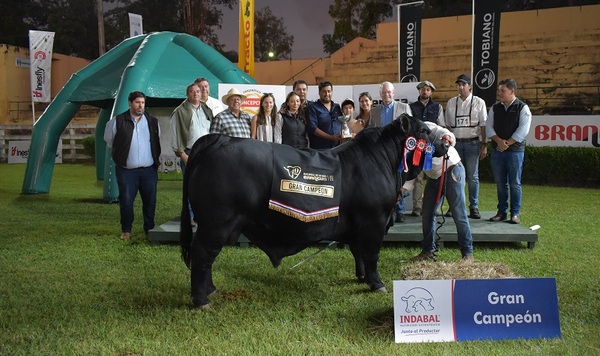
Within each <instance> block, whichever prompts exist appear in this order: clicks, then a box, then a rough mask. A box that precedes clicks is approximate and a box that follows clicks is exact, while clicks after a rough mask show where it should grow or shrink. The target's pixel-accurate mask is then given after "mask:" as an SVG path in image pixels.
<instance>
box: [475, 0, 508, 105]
mask: <svg viewBox="0 0 600 356" xmlns="http://www.w3.org/2000/svg"><path fill="white" fill-rule="evenodd" d="M501 6H502V1H496V0H474V8H473V12H474V16H475V27H474V28H473V78H472V85H473V95H477V96H479V97H480V98H482V99H483V100H484V101H485V104H486V105H487V106H488V107H490V106H492V105H493V104H494V103H495V102H496V87H497V86H498V52H499V47H500V14H501Z"/></svg>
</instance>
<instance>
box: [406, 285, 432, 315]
mask: <svg viewBox="0 0 600 356" xmlns="http://www.w3.org/2000/svg"><path fill="white" fill-rule="evenodd" d="M400 299H401V300H402V301H403V302H406V305H405V308H404V310H405V311H406V312H407V313H422V312H426V311H432V310H434V309H435V307H434V300H433V295H431V293H430V292H429V291H428V290H427V289H425V288H421V287H416V288H412V289H410V290H408V292H406V293H405V294H404V296H403V297H402V298H400Z"/></svg>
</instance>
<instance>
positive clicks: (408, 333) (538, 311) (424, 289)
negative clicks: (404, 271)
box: [394, 278, 561, 343]
mask: <svg viewBox="0 0 600 356" xmlns="http://www.w3.org/2000/svg"><path fill="white" fill-rule="evenodd" d="M394 333H395V340H396V342H397V343H402V342H432V341H433V342H442V341H467V340H502V339H534V338H559V337H561V331H560V320H559V314H558V296H557V293H556V280H555V279H554V278H513V279H474V280H438V281H416V280H410V281H394Z"/></svg>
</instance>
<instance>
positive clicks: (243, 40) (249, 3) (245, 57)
mask: <svg viewBox="0 0 600 356" xmlns="http://www.w3.org/2000/svg"><path fill="white" fill-rule="evenodd" d="M238 67H240V69H241V70H243V71H244V72H246V73H248V74H249V75H250V76H254V0H241V1H240V38H239V46H238Z"/></svg>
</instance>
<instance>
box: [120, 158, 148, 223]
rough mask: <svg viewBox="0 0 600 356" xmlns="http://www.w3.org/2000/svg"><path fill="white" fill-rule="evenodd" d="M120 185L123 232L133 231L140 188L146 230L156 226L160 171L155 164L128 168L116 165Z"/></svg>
mask: <svg viewBox="0 0 600 356" xmlns="http://www.w3.org/2000/svg"><path fill="white" fill-rule="evenodd" d="M115 175H116V177H117V184H118V186H119V208H120V211H121V232H131V228H132V226H133V202H134V200H135V196H136V195H137V192H138V190H139V192H140V197H141V198H142V212H143V214H144V232H147V231H148V230H151V229H153V228H154V213H155V212H156V186H157V184H158V173H157V171H156V168H154V167H153V166H150V167H145V168H135V169H126V168H123V167H120V166H116V167H115Z"/></svg>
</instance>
